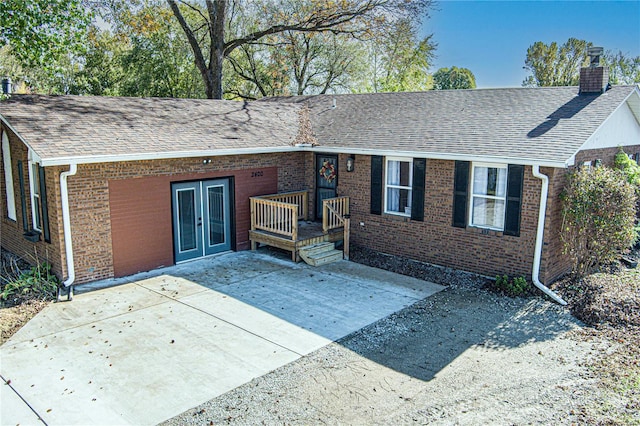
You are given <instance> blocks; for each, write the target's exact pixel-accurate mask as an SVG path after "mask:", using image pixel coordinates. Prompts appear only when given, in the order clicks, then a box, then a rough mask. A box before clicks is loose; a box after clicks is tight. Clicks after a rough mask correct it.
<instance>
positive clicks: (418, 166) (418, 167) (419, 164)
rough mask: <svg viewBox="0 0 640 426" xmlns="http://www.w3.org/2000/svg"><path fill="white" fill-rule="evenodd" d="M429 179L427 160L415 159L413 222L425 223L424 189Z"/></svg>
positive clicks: (412, 198)
mask: <svg viewBox="0 0 640 426" xmlns="http://www.w3.org/2000/svg"><path fill="white" fill-rule="evenodd" d="M426 177H427V160H426V159H425V158H414V159H413V186H412V188H411V220H419V221H421V222H422V221H424V189H425V179H426Z"/></svg>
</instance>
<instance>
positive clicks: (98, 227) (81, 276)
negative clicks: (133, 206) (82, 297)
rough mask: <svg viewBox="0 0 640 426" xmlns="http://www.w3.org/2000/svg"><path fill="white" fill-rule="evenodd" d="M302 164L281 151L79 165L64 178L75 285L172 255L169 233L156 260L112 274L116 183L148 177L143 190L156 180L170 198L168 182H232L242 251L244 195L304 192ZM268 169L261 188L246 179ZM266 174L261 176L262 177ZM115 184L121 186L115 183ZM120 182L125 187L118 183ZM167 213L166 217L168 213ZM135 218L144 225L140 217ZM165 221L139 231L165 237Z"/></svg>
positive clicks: (150, 262) (245, 225)
mask: <svg viewBox="0 0 640 426" xmlns="http://www.w3.org/2000/svg"><path fill="white" fill-rule="evenodd" d="M303 164H304V155H303V154H302V153H286V154H262V155H247V156H227V157H211V163H209V164H203V158H193V159H178V160H154V161H136V162H123V163H105V164H92V165H80V166H79V167H78V173H77V175H76V176H72V177H70V178H69V193H70V195H69V197H70V204H71V206H70V208H71V217H72V233H73V242H74V255H75V265H76V283H82V282H88V281H93V280H98V279H103V278H110V277H113V276H116V275H122V274H125V273H129V272H132V271H135V270H145V269H147V268H149V267H157V266H161V265H164V264H166V263H167V262H166V261H167V259H168V257H167V253H168V251H170V252H171V253H172V250H173V245H172V244H173V240H172V236H171V235H170V234H169V235H166V240H167V241H166V243H167V248H166V250H168V251H166V250H164V251H163V250H160V253H162V254H161V255H158V253H159V252H158V251H156V252H155V253H154V254H153V256H156V257H154V258H153V259H144V262H142V263H141V266H140V267H139V268H136V266H135V264H128V265H125V266H126V267H124V268H122V269H121V270H120V271H115V270H114V255H113V250H114V246H115V247H117V246H118V245H119V244H120V243H121V242H120V240H117V238H116V241H114V240H112V235H114V234H113V229H112V221H111V210H110V204H109V199H110V194H109V191H110V187H111V188H113V189H114V190H115V189H117V188H118V187H119V185H123V184H124V185H127V184H129V183H131V184H132V185H136V186H137V187H141V188H145V187H146V186H145V184H144V183H142V181H137V180H138V179H149V180H148V181H147V182H149V183H150V186H149V187H148V188H153V190H154V191H156V190H157V187H156V186H157V185H158V184H159V182H165V183H166V185H168V186H167V187H166V192H165V194H166V195H165V197H168V198H167V199H168V200H170V196H171V192H170V182H177V181H185V180H196V179H208V178H210V177H222V176H225V177H233V178H235V179H236V182H235V191H236V199H235V202H236V204H235V207H236V214H237V215H238V218H239V219H238V221H237V223H236V247H237V248H238V249H245V248H248V232H247V231H248V228H249V218H248V209H249V201H248V197H249V196H251V195H258V194H263V193H268V192H276V191H278V192H285V191H293V190H300V189H310V188H308V187H306V186H305V180H304V179H305V170H304V168H303ZM269 168H276V169H274V172H273V175H277V180H275V179H273V178H269V177H267V178H268V179H270V180H269V181H268V182H269V183H268V185H267V186H266V187H265V186H264V185H261V184H258V183H256V182H257V181H256V179H260V178H261V177H255V178H251V173H250V172H251V171H257V170H262V171H266V169H269ZM266 174H267V173H263V176H262V177H264V176H265V175H266ZM247 176H248V177H247ZM252 179H253V180H252ZM120 180H122V181H123V182H116V181H120ZM125 180H126V183H124V181H125ZM140 185H141V186H140ZM161 185H162V184H161ZM148 188H147V189H148ZM139 196H140V197H145V194H144V193H141V194H139ZM168 212H169V213H170V210H168ZM167 218H168V219H167ZM138 219H140V218H138ZM165 219H166V220H169V221H170V219H171V218H170V216H167V215H165ZM118 220H120V221H119V222H118V223H119V224H121V223H126V222H123V221H122V217H119V218H117V219H116V221H118ZM141 220H143V221H144V218H142V219H141ZM166 220H165V222H162V223H159V224H158V225H157V229H156V227H155V225H154V224H153V223H147V225H146V226H145V229H144V233H155V232H160V233H163V234H167V227H166ZM149 222H150V221H149ZM119 226H120V225H119ZM144 233H143V234H144ZM141 244H142V243H141ZM145 244H146V243H145ZM142 248H143V247H140V249H142ZM171 256H172V255H171ZM116 258H117V256H116ZM171 259H172V257H171ZM116 260H118V259H116ZM117 272H120V273H117Z"/></svg>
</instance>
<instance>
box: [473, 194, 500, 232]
mask: <svg viewBox="0 0 640 426" xmlns="http://www.w3.org/2000/svg"><path fill="white" fill-rule="evenodd" d="M472 225H475V226H488V227H491V228H498V229H502V228H503V227H504V200H491V199H487V198H481V197H474V198H473V217H472Z"/></svg>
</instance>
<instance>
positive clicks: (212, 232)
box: [207, 186, 224, 246]
mask: <svg viewBox="0 0 640 426" xmlns="http://www.w3.org/2000/svg"><path fill="white" fill-rule="evenodd" d="M207 193H208V198H209V246H214V245H216V244H222V243H224V188H223V187H222V186H213V187H209V188H207Z"/></svg>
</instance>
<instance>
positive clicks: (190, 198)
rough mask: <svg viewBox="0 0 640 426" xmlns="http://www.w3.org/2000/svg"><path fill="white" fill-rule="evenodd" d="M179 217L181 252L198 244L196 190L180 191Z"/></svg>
mask: <svg viewBox="0 0 640 426" xmlns="http://www.w3.org/2000/svg"><path fill="white" fill-rule="evenodd" d="M178 218H179V223H178V227H179V232H180V247H179V250H180V251H181V252H184V251H187V250H193V249H195V248H196V245H197V235H196V212H195V191H193V190H186V191H178Z"/></svg>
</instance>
